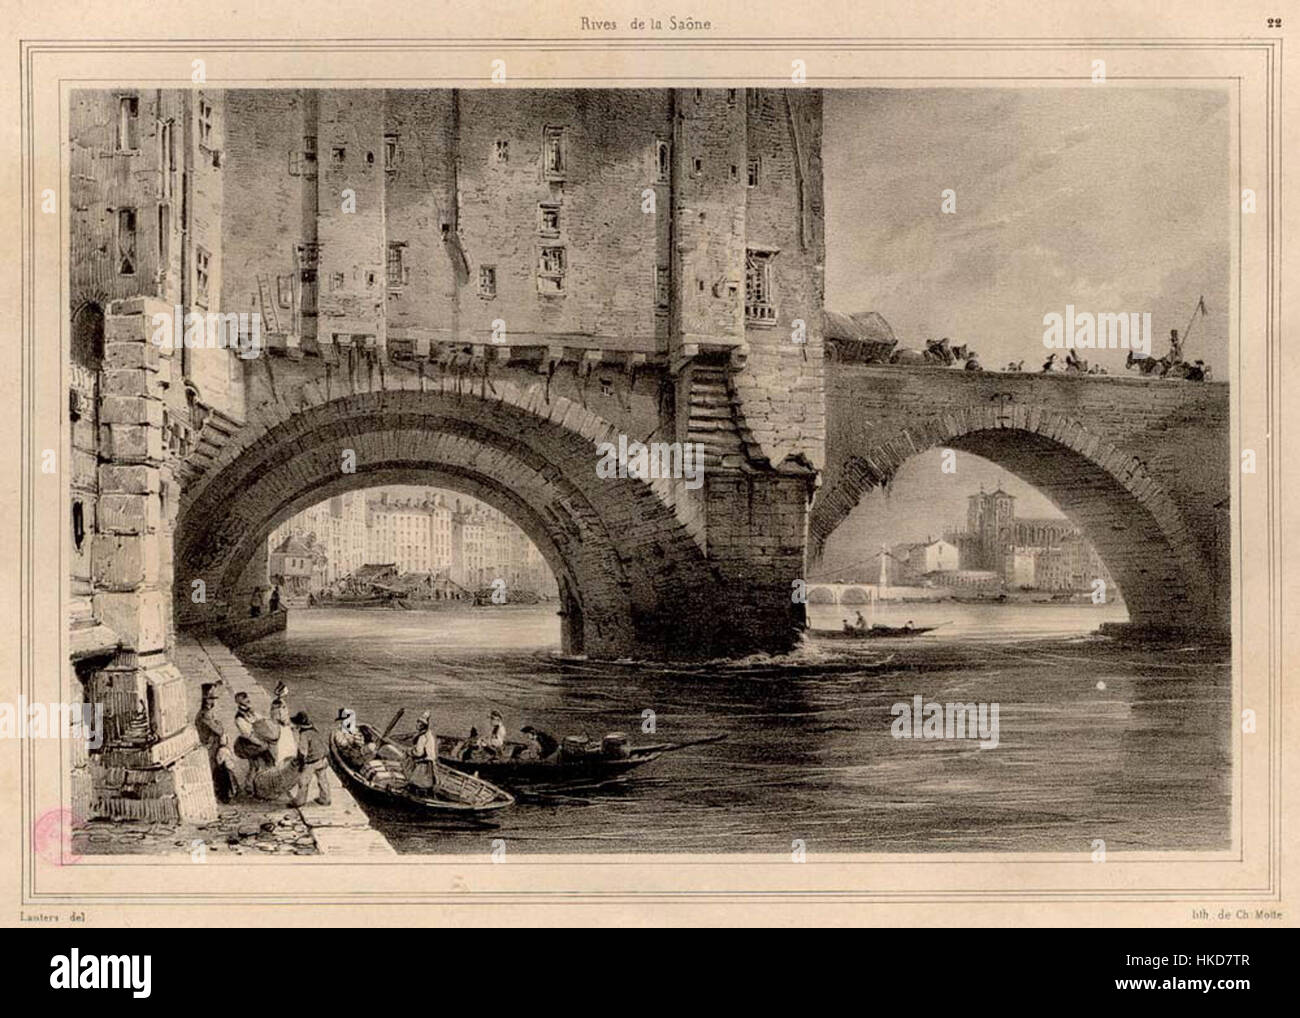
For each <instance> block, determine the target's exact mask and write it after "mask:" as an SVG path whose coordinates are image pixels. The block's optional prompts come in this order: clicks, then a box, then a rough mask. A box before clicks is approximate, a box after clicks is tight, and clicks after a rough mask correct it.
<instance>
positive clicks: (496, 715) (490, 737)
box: [485, 710, 506, 753]
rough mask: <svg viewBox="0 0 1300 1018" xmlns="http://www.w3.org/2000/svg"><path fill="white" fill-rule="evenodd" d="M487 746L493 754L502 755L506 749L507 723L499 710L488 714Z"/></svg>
mask: <svg viewBox="0 0 1300 1018" xmlns="http://www.w3.org/2000/svg"><path fill="white" fill-rule="evenodd" d="M485 745H486V746H487V748H488V749H490V750H492V752H493V753H500V752H501V751H502V750H503V749H505V748H506V721H505V718H503V717H502V716H501V712H500V711H499V710H494V711H491V712H489V714H488V734H487V740H486V742H485Z"/></svg>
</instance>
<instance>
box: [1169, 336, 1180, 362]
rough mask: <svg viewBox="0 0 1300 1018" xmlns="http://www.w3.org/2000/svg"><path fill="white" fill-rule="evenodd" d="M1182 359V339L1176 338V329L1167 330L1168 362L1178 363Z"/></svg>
mask: <svg viewBox="0 0 1300 1018" xmlns="http://www.w3.org/2000/svg"><path fill="white" fill-rule="evenodd" d="M1182 359H1183V341H1182V340H1181V339H1179V338H1178V330H1177V329H1170V330H1169V363H1170V364H1179V363H1181V362H1182Z"/></svg>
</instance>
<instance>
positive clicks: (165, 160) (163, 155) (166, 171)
mask: <svg viewBox="0 0 1300 1018" xmlns="http://www.w3.org/2000/svg"><path fill="white" fill-rule="evenodd" d="M158 165H159V167H161V169H162V196H163V197H164V198H170V197H171V194H172V184H173V181H172V174H173V173H175V172H176V132H175V124H174V122H173V121H171V120H164V121H162V122H161V123H160V124H159V125H158Z"/></svg>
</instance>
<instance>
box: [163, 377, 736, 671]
mask: <svg viewBox="0 0 1300 1018" xmlns="http://www.w3.org/2000/svg"><path fill="white" fill-rule="evenodd" d="M417 383H418V384H415V385H413V384H411V379H410V378H400V379H394V380H392V381H390V383H389V384H388V385H387V386H385V387H381V388H377V389H375V390H372V391H362V392H356V391H351V392H344V393H339V394H337V395H335V394H333V393H331V392H328V391H326V390H325V388H324V387H323V386H322V385H321V384H320V383H316V382H313V383H308V384H306V385H304V386H303V387H302V389H301V390H300V391H299V392H297V393H296V394H295V395H296V397H297V398H296V399H294V400H289V401H285V402H282V403H274V404H266V405H263V406H261V407H259V408H257V409H256V410H255V411H254V412H253V413H251V414H250V415H249V418H250V419H249V422H248V426H246V427H244V428H242V429H240V430H239V431H238V432H237V433H236V435H235V436H233V438H232V441H231V442H230V444H229V445H228V446H227V447H226V448H224V449H223V450H222V452H221V453H220V455H219V456H218V457H216V458H215V459H214V461H213V462H212V463H211V464H210V465H209V466H208V468H207V469H206V470H205V471H204V472H203V473H202V475H200V476H198V477H195V478H193V479H192V480H191V482H190V483H189V484H187V485H186V487H185V490H184V492H183V495H182V500H181V506H180V510H179V513H178V516H177V521H176V529H175V537H174V561H175V584H174V589H175V610H176V617H177V621H178V623H180V624H182V625H185V624H199V623H202V622H204V621H206V620H210V619H213V618H214V617H219V616H221V615H223V614H224V613H227V612H233V613H239V612H240V611H242V610H243V607H244V605H245V604H246V603H247V601H246V598H247V594H246V591H247V588H248V585H249V583H250V575H251V574H250V573H249V567H250V564H253V563H255V560H256V557H257V556H258V554H259V552H260V551H261V550H263V549H265V542H266V539H267V536H268V535H269V534H270V532H271V530H272V529H274V527H275V526H277V525H278V524H279V523H281V522H283V521H284V520H286V519H288V518H289V517H291V516H292V515H294V514H295V513H296V512H298V511H300V510H301V509H303V508H306V507H307V506H310V505H312V504H315V503H317V502H319V501H321V500H323V499H325V498H329V497H332V496H334V495H337V494H341V493H343V492H346V491H353V490H357V489H360V488H365V487H371V486H375V485H382V484H399V483H404V484H411V483H420V484H437V485H440V486H445V487H448V488H452V489H454V490H457V491H461V492H463V493H464V494H468V495H471V496H473V497H475V498H478V499H480V500H482V501H484V502H486V503H487V504H489V505H491V506H493V507H494V508H497V509H499V510H500V511H501V512H503V513H505V514H506V515H507V516H509V517H510V518H511V519H512V520H514V521H515V522H516V523H517V524H518V525H519V526H520V528H521V529H523V530H524V532H525V533H526V534H528V536H529V538H530V539H532V540H533V542H534V543H535V544H536V546H537V548H538V550H539V552H541V554H542V555H543V556H544V557H545V558H546V560H547V562H548V564H549V565H550V566H551V569H552V571H553V572H554V573H555V576H556V579H557V581H558V583H559V586H560V591H561V601H562V608H563V610H562V626H561V630H562V646H563V648H564V650H565V651H566V652H570V653H588V654H592V655H594V656H601V657H606V656H620V655H625V654H644V655H646V656H651V655H654V656H665V657H682V656H690V655H693V654H695V655H698V654H699V653H701V652H704V653H707V652H708V650H709V643H708V640H707V639H706V638H705V636H706V634H702V633H699V632H697V631H696V630H697V627H696V624H695V622H694V620H696V619H701V618H707V617H709V613H708V612H707V611H704V610H698V609H699V608H700V606H702V605H704V604H707V603H709V602H710V601H711V600H713V596H714V595H713V591H712V589H711V585H712V583H713V575H712V572H711V570H709V569H707V568H705V564H704V562H703V553H702V552H701V550H700V548H699V546H698V545H697V544H696V542H695V540H694V539H693V538H692V537H691V535H690V534H689V533H688V532H687V530H686V528H685V527H684V526H683V525H682V523H681V522H680V521H679V520H678V519H677V516H676V514H675V512H674V508H673V506H672V505H671V504H670V501H669V494H670V493H668V492H666V491H665V489H664V488H663V487H661V486H657V485H653V484H650V483H646V482H643V481H640V480H636V479H632V478H627V479H619V478H601V477H599V476H598V475H597V473H596V469H595V467H596V463H597V460H598V454H597V448H596V447H597V445H598V443H599V442H601V441H605V440H611V441H616V440H617V434H616V432H615V430H614V428H613V427H612V426H610V425H609V424H608V423H607V422H605V421H603V420H601V419H600V417H599V416H597V415H596V414H593V413H591V412H590V411H588V410H587V409H585V408H584V407H582V406H580V405H578V404H577V403H573V402H570V401H569V400H564V399H557V400H554V401H548V400H547V399H546V398H545V393H544V392H539V391H537V390H542V389H544V384H543V383H539V384H538V385H536V386H520V385H516V384H512V383H510V382H506V381H504V380H502V381H498V382H497V383H496V384H495V385H494V387H493V389H492V391H491V392H488V391H487V389H486V387H485V386H479V385H478V384H474V383H469V382H466V381H465V380H464V379H455V378H446V379H444V380H443V381H442V382H440V383H434V384H432V385H429V384H426V383H424V382H423V381H422V380H418V379H417ZM349 461H350V465H351V466H352V467H353V469H351V470H348V469H346V466H345V464H349ZM195 579H202V580H203V581H204V583H205V586H206V591H207V595H208V599H207V602H205V603H204V604H201V605H195V604H193V602H192V601H191V599H190V596H189V595H190V591H191V589H192V581H193V580H195Z"/></svg>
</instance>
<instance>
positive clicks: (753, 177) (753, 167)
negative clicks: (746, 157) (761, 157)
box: [749, 159, 762, 187]
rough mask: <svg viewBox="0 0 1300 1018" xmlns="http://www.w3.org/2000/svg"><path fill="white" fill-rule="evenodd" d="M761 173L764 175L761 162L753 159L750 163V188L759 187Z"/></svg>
mask: <svg viewBox="0 0 1300 1018" xmlns="http://www.w3.org/2000/svg"><path fill="white" fill-rule="evenodd" d="M761 173H762V169H761V167H760V165H759V161H758V160H757V159H751V160H750V161H749V186H750V187H758V181H759V177H760V174H761Z"/></svg>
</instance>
